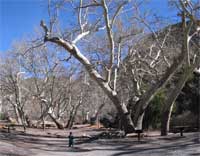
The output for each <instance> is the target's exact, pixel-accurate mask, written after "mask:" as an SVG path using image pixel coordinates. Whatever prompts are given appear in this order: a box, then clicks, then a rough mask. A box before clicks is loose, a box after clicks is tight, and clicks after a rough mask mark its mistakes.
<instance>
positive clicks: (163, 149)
mask: <svg viewBox="0 0 200 156" xmlns="http://www.w3.org/2000/svg"><path fill="white" fill-rule="evenodd" d="M73 132H74V133H75V134H76V136H77V138H76V144H75V147H74V148H69V147H68V146H67V139H66V136H67V134H68V131H58V130H47V131H46V132H43V131H41V130H28V132H26V134H24V133H22V132H19V131H17V132H16V131H15V132H12V133H5V132H4V133H2V132H0V156H51V155H53V156H102V155H103V156H128V155H129V156H132V155H134V156H162V155H163V156H164V155H165V156H195V155H196V156H197V155H200V134H199V133H185V134H184V135H185V136H184V137H180V136H179V134H172V135H170V136H168V137H159V136H154V137H145V138H143V139H142V140H141V141H140V142H138V141H137V138H135V137H134V138H130V137H128V138H125V139H119V138H118V139H90V138H87V139H84V138H82V137H81V136H88V135H96V134H98V133H101V132H102V131H100V130H99V131H98V130H97V129H90V128H82V129H77V130H73Z"/></svg>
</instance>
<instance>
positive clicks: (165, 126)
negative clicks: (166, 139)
mask: <svg viewBox="0 0 200 156" xmlns="http://www.w3.org/2000/svg"><path fill="white" fill-rule="evenodd" d="M172 109H173V103H172V105H171V107H170V109H168V110H166V111H163V112H162V116H161V136H167V135H168V132H169V123H170V119H171V113H172Z"/></svg>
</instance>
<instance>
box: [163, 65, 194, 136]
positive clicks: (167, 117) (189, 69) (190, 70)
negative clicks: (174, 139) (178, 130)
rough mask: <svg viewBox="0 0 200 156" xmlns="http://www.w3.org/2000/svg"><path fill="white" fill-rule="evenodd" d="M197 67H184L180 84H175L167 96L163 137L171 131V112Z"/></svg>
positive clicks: (164, 109)
mask: <svg viewBox="0 0 200 156" xmlns="http://www.w3.org/2000/svg"><path fill="white" fill-rule="evenodd" d="M194 68H195V66H192V67H189V66H188V65H185V66H184V69H183V71H182V72H183V73H182V74H181V75H180V77H179V80H178V82H177V83H176V84H175V86H174V88H173V89H171V90H169V93H170V94H169V95H168V96H167V98H166V100H165V103H164V106H163V110H162V113H161V114H162V117H161V135H162V136H165V135H167V134H168V131H169V122H170V117H171V112H172V108H173V104H174V102H175V100H176V98H177V97H178V95H179V94H180V92H181V90H182V89H183V87H184V85H185V83H186V81H187V80H188V78H189V77H190V75H191V74H193V70H194Z"/></svg>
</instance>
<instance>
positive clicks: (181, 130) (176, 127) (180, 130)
mask: <svg viewBox="0 0 200 156" xmlns="http://www.w3.org/2000/svg"><path fill="white" fill-rule="evenodd" d="M189 127H190V126H174V127H173V128H174V129H175V130H178V131H179V132H180V136H183V132H184V130H185V129H187V128H189Z"/></svg>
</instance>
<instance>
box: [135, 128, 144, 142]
mask: <svg viewBox="0 0 200 156" xmlns="http://www.w3.org/2000/svg"><path fill="white" fill-rule="evenodd" d="M135 133H137V138H138V141H140V139H141V133H143V130H142V129H136V130H135Z"/></svg>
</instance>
